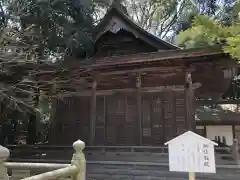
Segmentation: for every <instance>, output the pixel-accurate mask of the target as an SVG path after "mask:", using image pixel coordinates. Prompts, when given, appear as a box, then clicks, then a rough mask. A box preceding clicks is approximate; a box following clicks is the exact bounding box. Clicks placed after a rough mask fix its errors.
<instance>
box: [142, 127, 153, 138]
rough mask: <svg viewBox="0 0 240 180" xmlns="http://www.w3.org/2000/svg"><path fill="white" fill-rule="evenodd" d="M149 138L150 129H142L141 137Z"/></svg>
mask: <svg viewBox="0 0 240 180" xmlns="http://www.w3.org/2000/svg"><path fill="white" fill-rule="evenodd" d="M150 136H151V128H143V137H150Z"/></svg>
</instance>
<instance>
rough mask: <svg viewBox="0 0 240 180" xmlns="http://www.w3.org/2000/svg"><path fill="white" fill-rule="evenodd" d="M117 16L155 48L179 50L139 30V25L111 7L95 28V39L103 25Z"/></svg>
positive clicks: (117, 9)
mask: <svg viewBox="0 0 240 180" xmlns="http://www.w3.org/2000/svg"><path fill="white" fill-rule="evenodd" d="M114 15H115V16H118V17H120V18H121V19H122V20H123V21H124V22H126V23H127V24H128V25H129V26H130V27H132V28H133V29H136V31H138V32H139V34H141V35H142V36H145V38H148V39H150V41H152V42H154V43H153V44H156V45H155V46H156V48H159V47H160V45H163V46H165V47H167V48H168V49H180V47H177V46H175V45H173V44H171V43H168V42H166V41H164V40H162V39H160V38H158V37H156V36H154V35H153V34H151V33H149V32H147V31H145V30H144V29H143V28H141V27H140V26H139V25H137V24H136V23H134V22H133V21H132V20H131V19H130V18H129V17H128V16H127V15H125V14H124V13H123V12H122V11H121V10H120V9H119V8H118V7H116V6H112V7H111V8H110V9H109V10H108V12H107V13H106V15H105V16H104V17H103V19H102V20H101V21H100V23H99V24H98V25H97V26H96V28H95V35H94V37H95V39H96V37H97V35H98V34H99V33H101V31H102V29H103V28H104V27H105V25H106V24H107V23H108V22H109V19H110V18H111V17H113V16H114ZM140 38H141V37H140Z"/></svg>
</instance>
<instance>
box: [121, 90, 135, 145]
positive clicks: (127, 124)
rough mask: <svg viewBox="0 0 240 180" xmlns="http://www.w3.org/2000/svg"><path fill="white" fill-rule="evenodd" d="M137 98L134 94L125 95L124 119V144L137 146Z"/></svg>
mask: <svg viewBox="0 0 240 180" xmlns="http://www.w3.org/2000/svg"><path fill="white" fill-rule="evenodd" d="M138 128H139V125H138V119H137V97H136V95H135V94H126V97H125V119H124V129H123V131H122V132H123V133H124V144H126V145H137V143H138V136H139V135H138V132H139V131H138Z"/></svg>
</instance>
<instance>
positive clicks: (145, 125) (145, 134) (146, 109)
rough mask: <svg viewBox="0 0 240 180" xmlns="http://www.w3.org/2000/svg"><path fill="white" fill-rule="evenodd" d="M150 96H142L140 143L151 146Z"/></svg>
mask: <svg viewBox="0 0 240 180" xmlns="http://www.w3.org/2000/svg"><path fill="white" fill-rule="evenodd" d="M150 99H151V95H150V94H148V93H146V94H142V143H143V145H151V144H152V138H151V137H152V121H151V119H152V114H151V101H150Z"/></svg>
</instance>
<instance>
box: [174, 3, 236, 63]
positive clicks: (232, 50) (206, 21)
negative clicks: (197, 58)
mask: <svg viewBox="0 0 240 180" xmlns="http://www.w3.org/2000/svg"><path fill="white" fill-rule="evenodd" d="M234 13H235V14H236V13H237V14H238V13H239V4H237V5H236V8H235V11H234ZM176 43H177V44H178V45H179V46H182V47H184V48H192V47H201V46H205V45H213V44H222V43H224V44H225V46H224V48H223V50H224V51H225V52H226V53H229V54H230V55H231V56H232V57H234V58H237V59H239V60H240V23H239V17H238V18H235V20H234V22H232V25H231V26H224V25H221V24H220V23H219V22H217V21H215V20H213V19H211V18H210V17H208V16H204V15H200V16H196V17H195V18H194V20H193V22H192V27H191V28H189V29H187V30H186V31H183V32H181V33H180V34H179V36H178V37H177V40H176Z"/></svg>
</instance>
